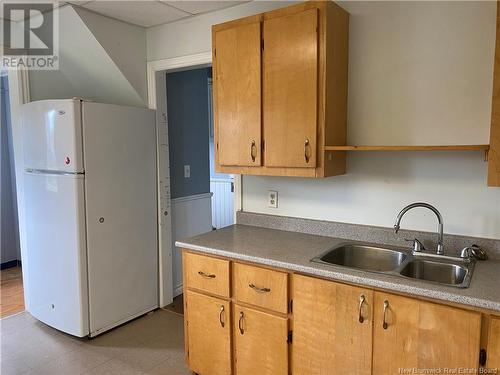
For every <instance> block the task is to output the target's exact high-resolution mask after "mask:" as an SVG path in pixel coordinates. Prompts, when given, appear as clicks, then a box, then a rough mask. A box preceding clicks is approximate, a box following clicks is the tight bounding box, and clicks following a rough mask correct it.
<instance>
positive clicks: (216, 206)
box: [210, 174, 234, 229]
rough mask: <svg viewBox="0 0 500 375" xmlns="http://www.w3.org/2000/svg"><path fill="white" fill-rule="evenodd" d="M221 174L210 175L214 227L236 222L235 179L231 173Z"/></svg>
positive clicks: (217, 227) (222, 226) (218, 227)
mask: <svg viewBox="0 0 500 375" xmlns="http://www.w3.org/2000/svg"><path fill="white" fill-rule="evenodd" d="M219 175H220V177H219V176H217V177H210V192H211V193H212V227H214V228H215V229H220V228H224V227H227V226H228V225H232V224H234V179H233V177H232V176H231V175H222V174H219ZM226 176H227V177H226Z"/></svg>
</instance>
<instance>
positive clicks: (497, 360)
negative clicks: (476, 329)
mask: <svg viewBox="0 0 500 375" xmlns="http://www.w3.org/2000/svg"><path fill="white" fill-rule="evenodd" d="M486 358H487V359H486V367H487V368H489V369H498V371H500V317H491V318H490V326H489V330H488V350H487V355H486Z"/></svg>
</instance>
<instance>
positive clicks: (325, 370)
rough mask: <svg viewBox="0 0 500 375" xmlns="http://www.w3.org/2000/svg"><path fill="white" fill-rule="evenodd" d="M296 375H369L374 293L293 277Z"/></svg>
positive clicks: (317, 280)
mask: <svg viewBox="0 0 500 375" xmlns="http://www.w3.org/2000/svg"><path fill="white" fill-rule="evenodd" d="M293 295H294V297H293V351H292V356H293V358H292V364H293V368H292V373H293V374H295V375H315V374H318V375H320V374H347V373H349V374H357V375H370V374H371V364H372V327H373V291H372V290H369V289H364V288H359V287H354V286H350V285H344V284H339V283H336V282H332V281H327V280H320V279H316V278H313V277H308V276H299V275H294V276H293Z"/></svg>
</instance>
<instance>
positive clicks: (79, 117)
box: [22, 99, 158, 337]
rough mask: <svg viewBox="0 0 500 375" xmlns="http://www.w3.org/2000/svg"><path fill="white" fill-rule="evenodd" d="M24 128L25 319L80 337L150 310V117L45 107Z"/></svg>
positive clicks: (28, 108) (84, 106)
mask: <svg viewBox="0 0 500 375" xmlns="http://www.w3.org/2000/svg"><path fill="white" fill-rule="evenodd" d="M22 123H23V140H24V144H23V148H24V168H25V175H24V181H25V210H26V215H25V216H26V233H27V249H26V254H27V256H26V258H27V259H23V266H24V265H25V266H26V267H27V268H26V275H27V280H25V281H24V282H25V293H28V301H29V305H28V310H29V312H30V313H31V314H32V315H33V316H34V317H36V318H37V319H39V320H40V321H42V322H44V323H46V324H48V325H50V326H52V327H54V328H57V329H59V330H61V331H64V332H66V333H69V334H71V335H75V336H79V337H83V336H96V335H98V334H100V333H102V332H104V331H106V330H108V329H111V328H113V327H116V326H117V325H120V324H122V323H124V322H126V321H128V320H130V319H133V318H135V317H137V316H140V315H142V314H144V313H146V312H148V311H150V310H153V309H155V308H156V307H158V250H157V249H158V246H157V204H156V201H157V200H156V196H157V194H156V192H157V184H156V176H157V174H156V132H155V115H154V111H152V110H148V109H145V108H135V107H125V106H118V105H110V104H100V103H93V102H87V101H82V100H78V99H71V100H43V101H36V102H31V103H28V104H25V105H24V106H23V108H22Z"/></svg>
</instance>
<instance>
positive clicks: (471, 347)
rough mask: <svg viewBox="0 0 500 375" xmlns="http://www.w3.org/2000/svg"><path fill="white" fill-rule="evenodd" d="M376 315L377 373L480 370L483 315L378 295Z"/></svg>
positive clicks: (374, 372)
mask: <svg viewBox="0 0 500 375" xmlns="http://www.w3.org/2000/svg"><path fill="white" fill-rule="evenodd" d="M374 317H375V320H374V323H373V324H374V329H373V374H374V375H392V374H401V372H400V370H401V369H412V368H419V369H427V368H441V369H444V368H460V367H462V368H477V367H478V366H479V350H480V349H479V343H480V334H481V333H480V332H481V314H480V313H479V312H474V311H466V310H462V309H458V308H453V307H450V306H444V305H438V304H435V303H431V302H425V301H420V300H417V299H414V298H407V297H401V296H396V295H392V294H388V293H382V292H375V303H374ZM384 322H385V323H386V324H385V325H384Z"/></svg>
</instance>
